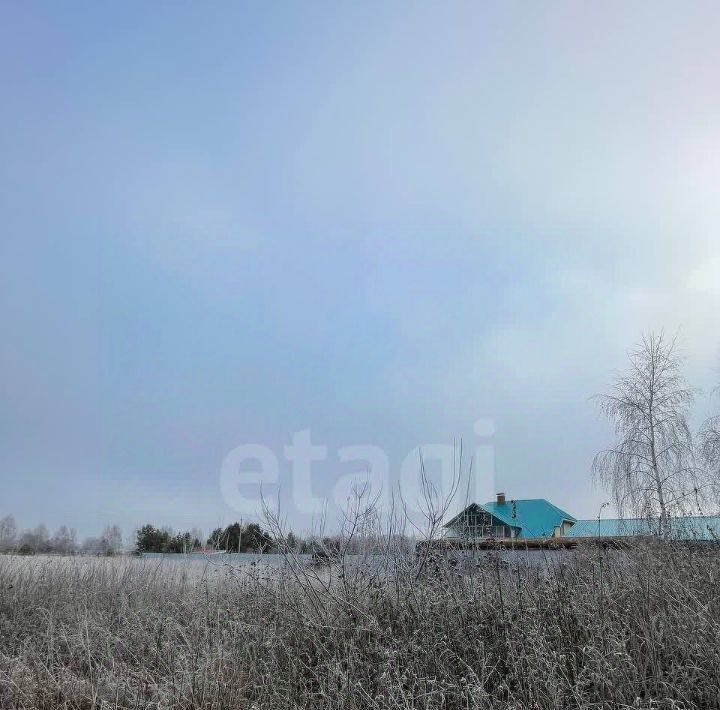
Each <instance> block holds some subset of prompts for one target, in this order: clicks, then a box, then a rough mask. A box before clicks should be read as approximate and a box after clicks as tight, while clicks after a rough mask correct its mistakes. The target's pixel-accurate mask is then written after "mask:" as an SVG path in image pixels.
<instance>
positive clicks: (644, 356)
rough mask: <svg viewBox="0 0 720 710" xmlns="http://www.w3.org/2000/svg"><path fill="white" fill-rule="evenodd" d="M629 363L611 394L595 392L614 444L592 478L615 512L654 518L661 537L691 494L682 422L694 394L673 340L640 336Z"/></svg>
mask: <svg viewBox="0 0 720 710" xmlns="http://www.w3.org/2000/svg"><path fill="white" fill-rule="evenodd" d="M629 360H630V363H629V367H628V369H627V371H625V372H624V373H621V374H619V375H618V376H617V377H616V379H615V384H614V387H613V389H612V392H611V393H610V394H603V395H598V396H597V399H598V400H599V403H600V408H601V411H602V412H603V414H605V415H606V416H607V418H608V419H609V420H610V421H611V422H612V423H613V424H614V427H615V433H616V436H617V441H616V444H615V446H614V447H613V448H611V449H608V450H607V451H602V452H601V453H599V454H598V455H597V456H596V457H595V461H594V462H593V477H594V479H595V480H596V481H597V482H599V483H600V484H602V485H604V486H605V487H607V488H608V489H609V490H610V492H611V493H612V495H613V498H614V500H615V504H616V506H617V509H618V513H619V515H620V516H621V517H624V516H625V514H626V513H631V514H632V515H634V516H636V517H643V518H647V519H649V520H653V519H654V520H656V521H658V523H659V525H658V528H659V532H661V533H662V534H663V535H667V534H668V532H669V523H670V518H671V516H672V515H674V514H677V513H678V512H680V511H683V510H687V509H688V508H689V506H690V504H691V503H693V502H695V500H696V499H697V495H698V491H699V483H698V477H697V470H696V467H695V463H694V450H693V437H692V434H691V432H690V429H689V427H688V424H687V415H688V412H689V409H690V407H691V406H692V403H693V401H694V398H695V394H694V391H693V390H692V389H691V388H690V387H689V386H688V384H687V382H686V380H685V378H684V377H683V375H682V373H681V365H682V358H680V356H679V355H678V354H677V348H676V340H675V339H674V338H673V339H671V340H668V339H667V338H666V337H665V335H664V334H663V333H660V334H654V333H649V334H646V335H643V337H642V339H641V341H640V343H638V344H637V345H636V346H635V348H634V349H633V350H631V351H630V352H629Z"/></svg>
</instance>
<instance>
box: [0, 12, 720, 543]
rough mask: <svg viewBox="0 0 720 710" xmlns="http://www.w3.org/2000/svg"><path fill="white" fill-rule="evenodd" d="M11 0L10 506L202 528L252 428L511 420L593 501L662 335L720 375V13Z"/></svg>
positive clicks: (4, 199)
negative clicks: (615, 417)
mask: <svg viewBox="0 0 720 710" xmlns="http://www.w3.org/2000/svg"><path fill="white" fill-rule="evenodd" d="M0 8H1V9H0V141H1V144H0V150H1V155H2V159H1V160H0V210H1V211H0V214H1V215H2V230H1V231H0V324H1V325H2V334H3V337H2V341H1V343H2V344H1V345H0V391H1V392H2V396H1V398H0V477H1V478H2V487H1V492H0V496H1V497H0V515H2V514H4V513H14V514H15V515H16V517H17V518H18V522H19V523H20V524H21V525H24V526H30V525H35V524H37V523H38V522H41V521H45V522H46V523H47V524H48V525H49V526H50V527H55V526H57V525H59V524H61V523H65V522H67V523H70V524H74V525H76V526H77V527H78V528H79V530H80V531H81V533H83V534H89V533H93V532H96V531H97V530H98V529H99V528H100V527H102V525H103V524H104V523H106V522H118V523H120V524H121V525H122V526H123V527H124V528H125V529H126V530H129V529H130V528H131V527H132V526H134V525H137V524H140V523H143V522H146V521H155V522H157V523H160V524H170V525H173V526H174V527H176V528H179V527H183V526H187V525H191V524H197V525H200V526H202V527H205V528H208V527H210V526H211V525H214V524H216V523H218V522H227V521H229V520H231V519H233V518H234V517H237V516H236V515H235V513H234V512H233V511H232V510H231V509H229V508H228V507H227V506H226V505H225V503H224V502H223V499H222V497H221V495H220V486H219V471H220V466H221V462H222V460H223V458H224V457H225V455H226V454H227V452H228V451H230V450H231V449H232V448H233V447H235V446H237V445H239V444H243V443H259V444H263V445H266V446H269V447H271V448H272V449H273V450H276V451H277V452H278V454H279V455H280V454H281V453H282V447H283V446H284V445H286V444H288V443H290V439H291V436H292V433H293V432H295V431H299V430H303V429H310V430H311V431H312V436H313V440H314V441H317V443H320V444H325V445H327V446H328V447H329V448H330V451H331V453H332V452H333V451H335V450H336V449H337V447H340V446H346V445H350V444H365V443H369V444H375V445H377V446H381V447H383V448H384V449H385V450H386V451H387V453H388V456H389V457H390V461H391V466H392V468H393V470H395V469H396V468H397V467H398V466H399V462H400V460H401V459H402V458H403V456H404V455H405V454H406V453H407V452H408V451H409V450H410V449H412V448H413V447H415V446H417V445H420V444H427V443H434V442H437V443H448V442H450V441H452V439H453V438H455V437H463V438H464V440H465V441H466V442H467V443H466V445H467V446H468V448H473V447H474V445H475V438H474V436H473V429H472V427H473V422H474V421H475V420H477V419H478V418H481V417H492V418H494V420H495V422H496V426H497V434H496V436H495V437H494V444H495V456H496V481H497V487H501V488H503V489H505V490H506V491H507V492H508V495H509V496H511V497H536V496H543V497H547V498H549V499H550V500H552V501H553V502H555V503H557V504H558V505H560V506H561V507H563V508H565V509H567V510H569V511H570V512H572V513H574V514H576V515H577V516H579V517H592V516H594V515H596V514H597V508H598V506H599V504H600V503H601V502H602V501H603V500H605V498H606V496H605V495H604V494H603V493H602V492H600V491H596V490H594V489H593V488H592V486H591V484H590V481H589V466H590V463H591V461H592V457H593V455H594V453H595V452H596V451H597V450H598V449H599V448H600V447H602V446H603V445H604V444H606V443H607V442H608V441H609V437H610V431H609V428H608V427H607V425H606V424H605V423H604V422H602V421H601V420H600V419H599V417H598V416H597V412H596V410H595V408H594V407H593V405H592V404H591V403H590V402H589V401H588V398H589V396H590V395H592V394H593V393H594V392H596V391H598V390H599V389H602V388H603V387H604V386H605V385H606V384H607V382H608V381H609V380H610V377H611V374H612V371H613V369H614V368H616V367H618V366H620V365H622V363H623V358H624V352H625V349H626V348H627V347H628V346H629V345H630V344H632V342H633V341H634V340H635V339H636V338H637V337H638V335H639V333H640V332H641V331H642V330H643V329H646V328H651V327H653V328H658V327H661V326H664V327H665V328H666V329H667V330H669V331H671V332H675V331H676V330H677V329H679V328H680V329H681V333H682V339H683V342H684V347H685V350H686V352H687V353H688V355H689V356H690V359H689V361H688V374H689V376H690V377H691V379H692V380H693V382H694V383H695V384H696V385H698V386H700V387H704V388H706V389H707V388H709V387H710V385H711V383H712V382H713V379H714V378H715V376H714V375H713V372H712V367H713V365H714V364H715V363H717V356H718V351H719V348H720V332H719V330H718V323H719V320H720V318H719V314H720V237H719V234H718V229H719V228H720V199H718V186H719V185H720V43H718V41H717V38H718V36H720V6H718V4H717V3H714V2H708V3H702V2H692V3H680V2H675V3H661V2H647V3H643V2H637V3H627V2H602V3H600V2H597V3H580V2H572V3H566V2H556V3H535V2H497V3H486V2H472V3H454V2H450V3H447V2H443V3H440V2H436V3H424V4H419V3H399V2H392V3H329V2H327V3H323V2H313V3H310V2H306V3H289V2H282V3H239V2H228V3H222V2H211V3H200V2H197V3H169V2H168V3H162V2H158V3H131V2H126V3H121V4H115V5H109V4H106V3H103V4H99V3H81V2H72V3H69V2H52V3H51V2H48V3H30V2H23V3H16V2H2V3H0ZM708 406H709V405H708V402H707V400H706V399H701V400H700V403H699V408H698V412H699V415H700V414H702V413H703V412H704V411H705V410H706V409H707V408H708ZM341 469H342V467H339V466H338V465H336V464H335V463H334V462H333V461H332V460H331V461H329V462H327V464H325V465H321V466H318V467H317V472H316V477H315V480H314V486H315V487H316V493H317V494H318V495H323V494H325V493H326V492H327V491H328V490H330V489H331V488H332V486H333V484H334V482H335V480H336V479H337V476H338V474H339V472H341ZM288 476H289V472H288V471H287V470H286V469H285V468H284V467H282V468H281V472H280V480H281V487H283V490H287V487H288ZM286 512H287V514H288V516H289V518H290V521H291V523H292V524H293V525H295V526H297V527H303V526H304V525H306V524H307V520H306V519H304V518H303V516H301V515H300V514H299V513H297V511H294V510H293V509H292V504H291V501H289V502H288V505H287V507H286Z"/></svg>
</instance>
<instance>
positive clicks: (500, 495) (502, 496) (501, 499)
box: [497, 493, 505, 505]
mask: <svg viewBox="0 0 720 710" xmlns="http://www.w3.org/2000/svg"><path fill="white" fill-rule="evenodd" d="M497 502H498V505H502V504H503V503H504V502H505V494H504V493H498V494H497Z"/></svg>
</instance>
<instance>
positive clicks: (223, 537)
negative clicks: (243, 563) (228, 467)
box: [135, 522, 276, 553]
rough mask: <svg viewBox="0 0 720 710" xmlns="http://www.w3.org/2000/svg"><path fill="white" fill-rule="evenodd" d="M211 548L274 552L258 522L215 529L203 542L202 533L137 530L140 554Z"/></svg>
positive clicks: (137, 546)
mask: <svg viewBox="0 0 720 710" xmlns="http://www.w3.org/2000/svg"><path fill="white" fill-rule="evenodd" d="M204 548H205V549H206V548H210V549H213V550H226V551H228V552H273V551H275V549H276V545H275V541H274V540H273V538H272V537H271V536H270V535H269V534H268V533H267V532H266V531H265V530H263V529H262V528H261V527H260V525H258V524H257V523H248V524H246V525H243V524H241V523H238V522H235V523H232V524H231V525H228V526H227V527H225V528H215V530H213V531H212V533H211V534H210V537H208V538H207V540H206V541H205V543H204V544H203V542H202V534H201V533H200V531H199V530H191V531H188V532H184V533H177V534H174V533H173V532H172V530H170V529H169V528H157V527H155V526H154V525H144V526H143V527H142V528H140V530H138V531H137V535H136V542H135V550H136V551H137V552H164V553H167V552H193V551H196V550H201V549H204Z"/></svg>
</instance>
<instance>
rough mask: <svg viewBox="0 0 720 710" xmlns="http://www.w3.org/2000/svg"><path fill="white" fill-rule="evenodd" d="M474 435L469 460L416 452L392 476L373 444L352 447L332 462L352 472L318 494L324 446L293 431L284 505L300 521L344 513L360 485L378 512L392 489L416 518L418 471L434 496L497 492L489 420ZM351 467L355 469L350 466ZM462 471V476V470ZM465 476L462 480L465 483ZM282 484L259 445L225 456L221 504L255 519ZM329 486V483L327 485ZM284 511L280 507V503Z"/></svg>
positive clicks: (447, 448) (273, 461) (275, 461)
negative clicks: (333, 509)
mask: <svg viewBox="0 0 720 710" xmlns="http://www.w3.org/2000/svg"><path fill="white" fill-rule="evenodd" d="M473 431H474V434H475V437H476V441H475V446H474V447H473V449H472V454H471V456H470V461H468V460H467V455H465V458H466V460H465V461H464V462H461V461H460V449H459V447H458V446H457V445H450V444H432V443H431V444H423V445H419V446H416V447H415V448H414V449H412V450H411V451H410V452H408V454H407V455H406V456H405V457H404V458H403V460H402V462H401V463H400V466H399V469H397V471H396V473H395V475H393V472H392V471H391V467H390V458H389V456H388V455H387V453H386V452H385V451H384V450H383V449H382V448H381V447H379V446H375V445H372V444H356V445H352V446H343V447H339V448H338V449H337V451H335V452H334V455H333V460H334V461H336V462H337V463H339V464H344V465H345V466H346V467H347V466H348V465H350V466H351V467H352V468H354V469H355V470H354V471H353V472H351V473H347V474H344V475H342V476H340V477H339V478H337V479H336V480H335V481H334V484H333V485H332V489H331V490H330V492H329V494H327V495H319V494H318V490H317V489H318V485H317V483H316V485H315V486H313V464H315V463H320V462H326V461H328V460H330V454H329V451H328V447H327V446H324V445H319V444H316V443H313V441H312V436H311V432H310V429H303V430H302V431H297V432H295V433H294V434H293V435H292V442H291V444H290V445H288V446H284V447H283V451H282V458H283V459H284V461H285V462H287V463H288V464H289V484H290V485H289V488H288V486H287V483H286V482H285V481H283V482H282V487H283V491H284V492H285V493H287V492H288V491H289V495H290V500H289V504H290V505H291V506H293V507H294V508H295V510H296V511H297V512H299V513H301V514H305V515H320V514H322V513H323V512H324V511H325V510H327V508H328V506H329V505H331V504H333V503H334V504H335V505H336V506H338V507H340V508H342V506H343V505H344V504H345V503H346V502H347V500H348V498H349V497H350V496H351V495H352V492H353V490H356V489H357V487H358V486H362V487H363V489H364V490H365V491H366V492H367V493H369V495H371V496H372V497H373V498H375V499H376V500H377V504H378V507H379V508H380V509H381V510H382V509H387V506H388V505H389V501H390V495H391V490H392V489H393V488H394V487H395V484H397V486H398V488H399V491H400V493H401V495H402V497H403V500H404V502H405V504H406V505H407V507H408V509H409V510H410V511H411V512H421V510H420V507H419V504H418V501H419V498H420V496H421V494H422V488H423V480H422V478H423V471H425V473H426V475H427V476H428V478H430V479H431V480H432V482H433V486H434V488H435V490H436V491H437V493H438V495H440V496H446V495H448V494H449V493H450V491H452V490H457V491H458V495H459V496H461V497H463V498H465V497H467V498H468V499H469V500H475V501H478V500H479V501H483V500H489V499H490V498H492V496H493V494H494V489H495V447H494V444H493V443H492V439H493V437H494V436H495V422H494V420H492V419H489V418H484V419H478V420H477V421H476V422H475V424H474V427H473ZM353 464H354V465H353ZM463 464H465V468H466V469H467V470H466V471H465V472H462V471H461V467H462V465H463ZM428 472H429V473H428ZM463 477H464V480H463ZM280 485H281V482H280V457H279V456H278V454H277V453H276V452H275V451H273V450H272V449H271V448H269V447H267V446H264V445H262V444H242V445H240V446H237V447H236V448H234V449H233V450H232V451H230V452H229V453H228V454H227V456H225V458H224V459H223V462H222V466H221V469H220V489H221V492H222V496H223V499H224V501H225V503H226V504H227V505H228V506H229V507H230V508H232V509H233V510H235V511H236V512H238V513H241V514H243V515H254V514H256V513H257V512H258V509H259V508H260V507H261V504H262V503H263V501H264V503H265V504H266V505H268V504H270V505H272V504H271V501H272V499H273V498H274V495H275V493H276V492H277V490H278V486H280ZM325 485H326V487H327V482H326V484H325ZM284 505H285V503H284Z"/></svg>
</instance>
